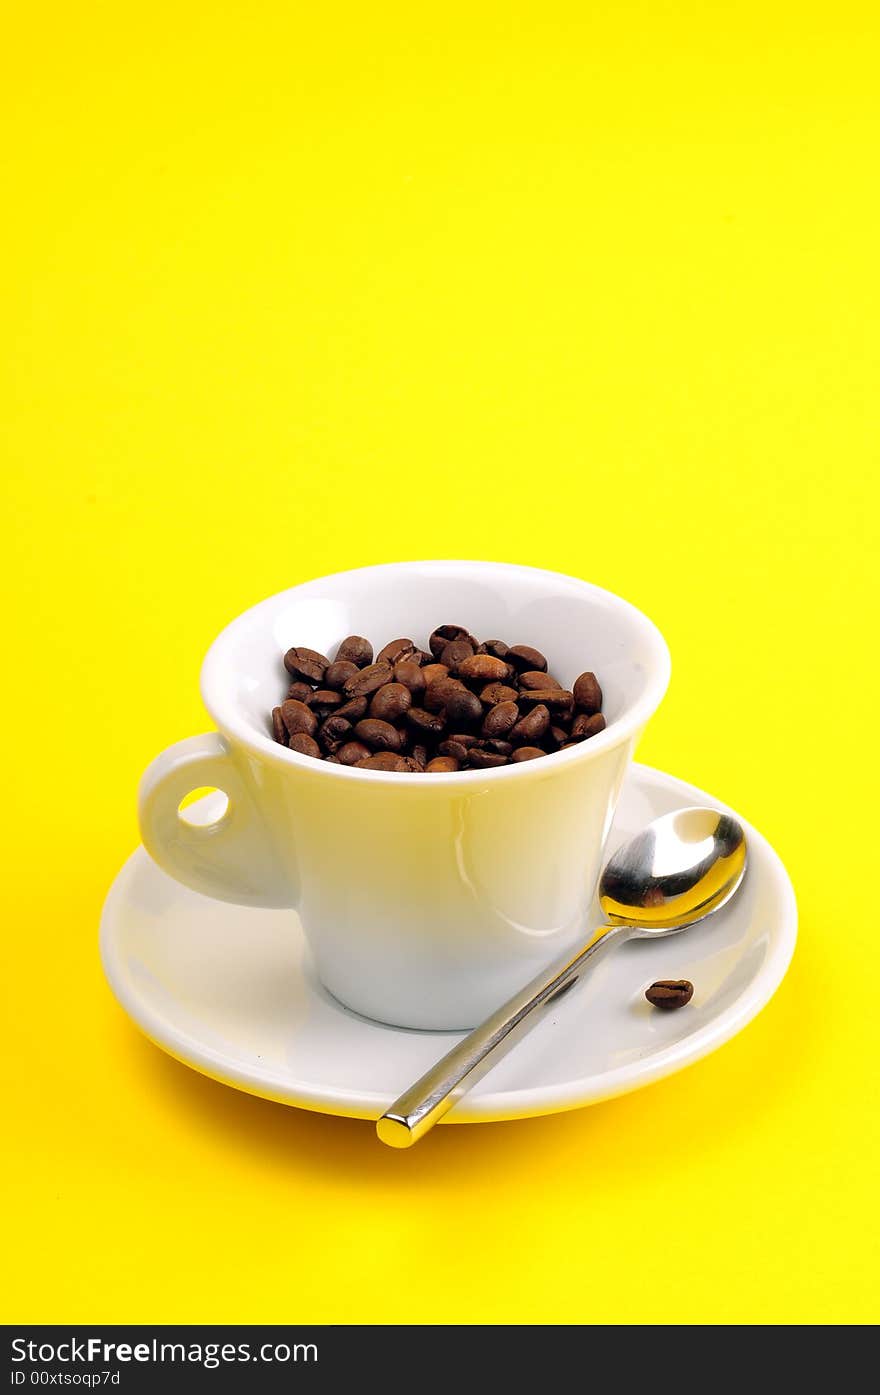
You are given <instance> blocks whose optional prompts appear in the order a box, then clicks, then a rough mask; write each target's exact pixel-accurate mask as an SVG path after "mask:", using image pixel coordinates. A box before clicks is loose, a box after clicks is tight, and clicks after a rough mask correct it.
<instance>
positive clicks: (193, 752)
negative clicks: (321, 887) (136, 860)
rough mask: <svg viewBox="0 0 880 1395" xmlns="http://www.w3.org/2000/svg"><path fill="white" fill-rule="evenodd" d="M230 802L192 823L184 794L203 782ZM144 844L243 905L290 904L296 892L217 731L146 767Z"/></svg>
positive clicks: (141, 796)
mask: <svg viewBox="0 0 880 1395" xmlns="http://www.w3.org/2000/svg"><path fill="white" fill-rule="evenodd" d="M205 785H208V786H214V787H216V788H217V789H219V790H222V791H223V793H224V794H225V795H226V797H227V799H228V801H229V803H228V806H227V808H226V811H225V813H224V814H222V815H221V817H220V818H219V819H216V820H215V821H214V822H213V823H208V824H198V823H190V822H189V821H188V820H187V819H185V818H184V817H183V816H182V815H181V813H180V811H179V805H180V801H181V800H182V799H183V798H184V797H185V796H186V795H187V794H189V793H190V792H191V791H192V790H195V789H200V788H201V787H202V786H205ZM138 816H139V819H140V827H141V838H142V839H143V844H144V847H145V848H146V850H147V852H148V853H149V854H150V856H151V857H152V858H153V860H154V862H157V863H158V864H159V866H160V867H161V868H162V870H163V872H167V873H168V875H169V876H171V877H174V879H175V880H176V881H179V882H183V884H184V886H188V887H191V888H192V889H193V891H200V892H201V893H202V895H204V896H213V897H214V898H215V900H218V901H232V902H233V903H234V904H235V905H238V906H268V907H275V908H278V907H289V906H292V905H293V901H294V897H293V895H292V892H291V888H290V886H289V884H288V882H287V879H286V878H285V876H284V874H283V872H282V870H281V868H280V867H279V866H278V863H277V859H276V857H275V854H274V852H273V850H272V844H271V842H270V839H269V835H268V832H267V829H266V825H265V823H264V821H263V817H262V815H261V814H260V811H259V809H258V808H257V806H256V804H255V802H254V799H253V796H252V795H251V793H250V790H249V789H248V788H247V785H246V784H245V782H244V780H243V779H242V777H241V774H240V773H239V771H238V769H237V767H236V764H235V761H234V760H233V757H232V755H231V753H230V749H229V746H228V745H227V743H226V742H225V741H224V739H223V737H222V736H219V735H218V734H217V732H211V733H209V734H208V735H205V736H191V737H189V738H188V739H187V740H186V741H178V742H177V744H176V745H175V746H169V747H168V750H167V751H163V752H162V754H161V755H160V756H157V757H156V759H155V760H154V761H153V762H152V764H151V765H149V766H148V767H147V769H146V770H145V771H144V774H143V776H142V778H141V783H140V790H139V793H138Z"/></svg>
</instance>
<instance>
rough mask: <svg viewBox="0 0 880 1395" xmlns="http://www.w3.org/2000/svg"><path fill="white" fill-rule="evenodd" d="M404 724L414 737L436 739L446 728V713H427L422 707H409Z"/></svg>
mask: <svg viewBox="0 0 880 1395" xmlns="http://www.w3.org/2000/svg"><path fill="white" fill-rule="evenodd" d="M406 723H407V726H408V727H409V728H410V729H411V730H412V731H413V732H415V734H416V736H422V737H437V736H439V735H440V733H441V732H442V731H443V729H444V728H445V726H446V713H445V712H443V711H440V712H428V711H426V710H425V708H424V707H411V708H410V709H409V711H408V712H407V714H406Z"/></svg>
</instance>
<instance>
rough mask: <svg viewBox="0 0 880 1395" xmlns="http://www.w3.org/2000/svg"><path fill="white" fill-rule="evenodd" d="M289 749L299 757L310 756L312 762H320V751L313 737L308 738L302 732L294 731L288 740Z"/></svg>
mask: <svg viewBox="0 0 880 1395" xmlns="http://www.w3.org/2000/svg"><path fill="white" fill-rule="evenodd" d="M290 749H291V751H296V752H297V753H298V754H299V755H301V756H311V757H312V759H313V760H320V759H321V755H322V751H321V747H320V746H319V745H318V743H317V741H316V740H315V739H314V737H313V736H309V735H308V734H307V733H306V732H304V731H295V732H294V733H293V736H292V737H291V738H290Z"/></svg>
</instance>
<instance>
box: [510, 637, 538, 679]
mask: <svg viewBox="0 0 880 1395" xmlns="http://www.w3.org/2000/svg"><path fill="white" fill-rule="evenodd" d="M504 657H505V659H506V660H507V662H508V663H509V664H513V667H514V668H515V669H516V670H517V671H518V672H519V673H526V672H529V671H530V670H534V669H538V670H539V671H540V672H541V673H546V672H547V660H546V659H545V658H544V655H543V654H542V653H541V651H540V649H532V647H531V645H528V644H514V645H512V647H511V648H510V649H508V651H507V653H506V654H505V655H504Z"/></svg>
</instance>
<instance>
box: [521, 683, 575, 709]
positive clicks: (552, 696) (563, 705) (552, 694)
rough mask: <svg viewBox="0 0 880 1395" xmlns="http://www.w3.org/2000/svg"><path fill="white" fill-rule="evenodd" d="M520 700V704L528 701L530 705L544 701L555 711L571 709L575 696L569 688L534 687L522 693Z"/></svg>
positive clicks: (545, 704)
mask: <svg viewBox="0 0 880 1395" xmlns="http://www.w3.org/2000/svg"><path fill="white" fill-rule="evenodd" d="M519 701H520V705H522V704H523V703H526V704H528V706H529V707H533V706H535V705H536V704H537V703H539V702H542V703H543V704H544V706H545V707H549V708H550V711H551V712H554V713H555V712H569V711H571V707H572V704H573V702H574V698H573V696H572V694H571V693H570V692H569V691H568V689H567V688H532V689H530V691H529V692H524V693H520V695H519Z"/></svg>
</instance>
